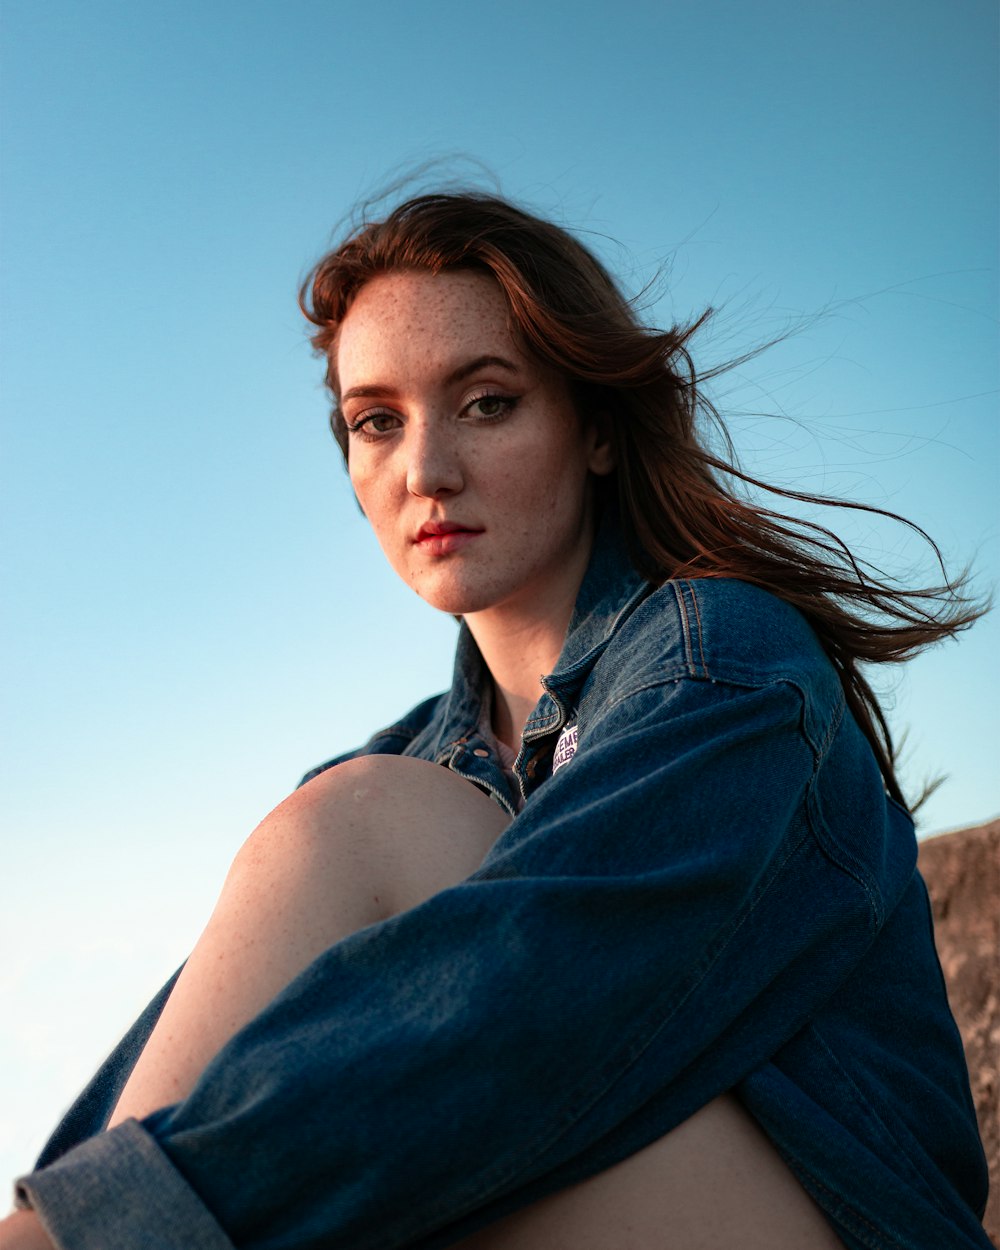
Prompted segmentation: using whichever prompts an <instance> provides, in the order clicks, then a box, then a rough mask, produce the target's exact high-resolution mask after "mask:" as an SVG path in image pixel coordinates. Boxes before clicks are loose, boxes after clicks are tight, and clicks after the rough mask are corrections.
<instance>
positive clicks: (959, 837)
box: [918, 820, 1000, 1245]
mask: <svg viewBox="0 0 1000 1250" xmlns="http://www.w3.org/2000/svg"><path fill="white" fill-rule="evenodd" d="M918 865H919V868H920V872H921V874H922V875H923V877H924V880H925V881H926V882H927V890H928V892H929V894H930V896H931V906H932V908H933V911H934V935H935V941H936V943H937V949H938V957H939V958H940V960H941V968H942V970H943V972H944V977H945V981H946V982H947V985H948V997H949V999H950V1001H951V1009H952V1011H953V1012H954V1015H955V1020H956V1021H957V1023H958V1027H959V1030H960V1031H961V1034H962V1041H963V1042H964V1043H965V1058H966V1060H967V1062H968V1065H969V1077H970V1080H971V1084H972V1095H973V1098H974V1099H975V1102H976V1114H977V1115H978V1117H979V1129H980V1132H981V1133H982V1136H983V1145H984V1146H985V1148H986V1157H987V1159H988V1160H989V1165H990V1198H989V1204H988V1206H987V1208H986V1218H985V1220H984V1224H985V1226H986V1231H987V1233H988V1234H989V1236H990V1237H991V1238H992V1240H993V1243H994V1245H1000V1072H998V1067H1000V1064H998V1059H1000V820H994V821H991V822H990V823H989V824H987V825H980V826H978V827H977V828H975V829H961V830H959V831H958V832H956V833H945V834H941V835H940V836H939V837H936V838H929V839H927V840H926V841H925V842H921V843H920V850H919V856H918Z"/></svg>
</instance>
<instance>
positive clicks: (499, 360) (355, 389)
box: [340, 356, 520, 404]
mask: <svg viewBox="0 0 1000 1250" xmlns="http://www.w3.org/2000/svg"><path fill="white" fill-rule="evenodd" d="M491 365H492V366H495V367H497V368H499V369H506V370H507V371H508V372H510V373H520V369H519V368H518V366H517V365H516V364H514V362H513V361H512V360H507V359H506V358H505V357H504V356H476V357H475V359H474V360H469V361H466V363H465V364H464V365H459V366H458V368H457V369H453V370H452V371H451V373H449V374H448V376H447V377H446V378H445V379H444V385H445V386H454V384H455V383H456V382H464V381H465V379H466V378H468V377H471V376H472V374H474V373H478V372H479V370H480V369H486V368H489V367H490V366H491ZM395 393H396V388H395V387H393V386H382V385H379V384H378V383H377V382H373V383H371V384H370V385H367V386H352V387H351V389H350V390H349V391H344V393H343V395H341V397H340V402H341V403H342V404H346V403H347V401H348V400H349V399H374V398H382V397H385V396H388V395H395Z"/></svg>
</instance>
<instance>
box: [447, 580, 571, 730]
mask: <svg viewBox="0 0 1000 1250" xmlns="http://www.w3.org/2000/svg"><path fill="white" fill-rule="evenodd" d="M572 611H573V605H572V604H570V605H569V606H568V608H567V609H566V610H565V612H563V613H561V614H560V615H559V616H558V617H551V616H550V617H547V618H546V619H544V620H533V621H524V620H504V619H503V616H502V614H500V613H498V612H496V611H493V612H491V613H489V616H488V619H486V620H484V619H482V616H483V615H484V614H480V613H475V614H472V615H470V616H467V617H466V618H465V619H466V623H467V624H468V626H469V630H470V632H471V633H472V636H473V637H474V638H475V640H476V645H477V646H478V647H479V651H480V654H481V655H482V657H483V660H484V662H485V664H486V667H487V668H488V669H489V671H490V675H491V677H492V678H493V732H494V733H495V734H496V736H497V738H498V739H499V740H500V741H501V742H505V743H506V744H507V745H508V746H509V747H511V748H512V749H514V750H517V748H518V747H519V746H520V742H521V734H522V733H523V732H524V726H525V722H526V721H527V719H528V717H529V716H530V715H531V712H532V710H533V708H534V706H535V704H536V703H537V702H538V700H539V698H540V697H541V694H542V684H541V681H540V678H541V677H542V676H544V675H546V674H548V673H551V672H552V670H553V668H555V665H556V661H557V660H558V659H559V653H560V651H562V646H563V642H564V640H565V638H566V629H567V627H568V625H569V619H570V616H571V615H572Z"/></svg>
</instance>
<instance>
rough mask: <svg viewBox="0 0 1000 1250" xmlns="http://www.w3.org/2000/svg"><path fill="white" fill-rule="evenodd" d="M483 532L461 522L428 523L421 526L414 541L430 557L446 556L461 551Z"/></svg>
mask: <svg viewBox="0 0 1000 1250" xmlns="http://www.w3.org/2000/svg"><path fill="white" fill-rule="evenodd" d="M482 532H483V531H482V530H481V529H475V528H474V527H472V526H467V525H462V524H461V522H459V521H427V522H425V523H424V524H423V525H421V527H420V529H419V530H418V531H417V536H416V538H415V539H414V540H413V541H414V544H415V545H416V546H417V547H419V548H420V550H421V551H425V552H427V553H428V554H429V555H435V556H446V555H451V554H452V552H455V551H459V550H461V548H463V547H465V546H467V545H468V544H469V543H470V542H472V541H473V539H476V538H478V537H479V535H480V534H481V533H482Z"/></svg>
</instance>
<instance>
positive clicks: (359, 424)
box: [344, 391, 518, 443]
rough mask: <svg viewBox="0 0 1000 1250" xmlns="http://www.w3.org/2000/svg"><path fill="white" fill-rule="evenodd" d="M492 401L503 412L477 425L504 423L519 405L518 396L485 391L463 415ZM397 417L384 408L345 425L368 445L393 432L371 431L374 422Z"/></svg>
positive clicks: (472, 398)
mask: <svg viewBox="0 0 1000 1250" xmlns="http://www.w3.org/2000/svg"><path fill="white" fill-rule="evenodd" d="M490 399H492V400H495V401H496V402H497V403H499V404H501V405H502V407H501V411H500V412H498V413H495V414H493V415H492V416H487V415H485V414H483V415H481V416H480V417H478V418H477V422H476V423H477V424H478V425H492V424H494V422H497V421H502V420H503V419H504V418H505V417H507V416H509V415H510V414H511V413H512V412H513V411H514V409H515V407H516V406H517V404H518V396H515V395H502V394H501V393H500V392H499V391H483V392H482V394H480V395H472V396H470V398H469V399H468V400H467V401H466V403H465V405H464V406H463V408H462V414H463V415H464V414H465V413H467V412H468V411H469V409H470V408H472V407H474V406H475V405H476V404H481V403H483V402H484V401H485V400H490ZM395 416H396V413H394V412H391V411H389V410H386V409H382V408H376V409H375V410H374V411H372V412H366V413H364V414H363V415H362V416H360V417H359V418H358V419H357V420H356V421H353V422H352V421H346V420H345V422H344V424H345V425H346V426H347V430H348V433H349V434H355V435H357V436H358V437H359V438H361V439H363V440H364V441H365V442H367V443H377V442H380V441H381V440H382V439H383V438H386V437H387V436H388V435H389V434H390V433H391V432H392V431H391V430H385V431H381V432H380V431H378V430H369V428H368V426H369V425H370V424H371V422H372V421H377V420H378V418H379V417H395Z"/></svg>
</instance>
